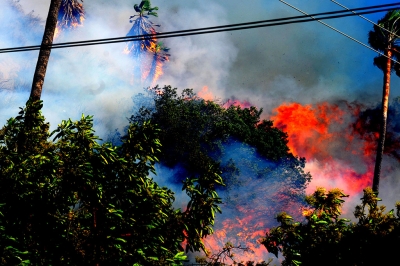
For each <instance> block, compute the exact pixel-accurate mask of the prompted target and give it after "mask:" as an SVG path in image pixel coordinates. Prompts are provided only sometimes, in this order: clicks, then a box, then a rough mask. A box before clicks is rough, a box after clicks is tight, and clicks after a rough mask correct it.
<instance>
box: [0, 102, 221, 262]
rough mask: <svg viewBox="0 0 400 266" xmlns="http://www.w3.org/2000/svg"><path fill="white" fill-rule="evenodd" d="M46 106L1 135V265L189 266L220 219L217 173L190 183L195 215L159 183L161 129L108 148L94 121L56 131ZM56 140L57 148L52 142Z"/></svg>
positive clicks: (130, 135)
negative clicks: (189, 255)
mask: <svg viewBox="0 0 400 266" xmlns="http://www.w3.org/2000/svg"><path fill="white" fill-rule="evenodd" d="M41 107H42V104H41V102H35V103H33V104H32V103H28V107H27V109H29V110H30V112H29V114H30V115H29V124H27V121H26V120H28V117H27V116H28V115H25V114H26V109H21V111H20V113H19V115H18V116H17V117H16V118H11V119H9V120H8V121H7V124H6V125H5V126H4V127H3V128H2V129H1V130H0V191H1V193H0V203H1V204H0V212H1V215H2V217H1V219H0V259H1V261H2V265H16V264H24V263H25V264H29V263H32V264H33V265H94V264H100V265H127V264H130V265H132V264H135V265H180V262H181V261H183V260H185V259H186V256H185V255H184V253H183V252H182V247H181V243H182V242H183V241H184V240H186V242H187V249H190V250H199V249H200V248H202V247H203V245H202V242H201V237H203V236H207V235H208V234H210V233H212V230H211V225H212V224H213V223H214V213H215V211H220V209H219V207H218V204H219V203H220V199H219V198H218V195H217V193H216V192H215V189H214V186H215V185H216V184H223V183H222V179H221V177H220V176H219V175H218V174H217V172H216V171H215V169H214V168H213V166H210V167H209V172H208V173H207V175H204V176H199V177H198V178H197V179H196V180H194V179H191V180H189V181H188V182H186V183H185V187H184V189H186V191H187V193H188V195H189V196H190V198H191V199H190V202H189V203H188V208H187V210H186V211H184V212H182V211H181V210H179V209H178V210H175V209H173V207H172V203H173V201H174V195H173V192H172V191H171V190H169V189H167V188H165V187H159V186H158V185H157V183H155V182H154V181H153V180H152V179H151V178H149V177H148V174H149V173H150V172H154V171H155V170H154V163H155V162H157V161H158V158H157V156H158V154H159V153H160V147H161V143H160V141H159V129H157V128H156V127H155V126H154V124H152V123H149V122H143V123H141V124H140V125H138V124H131V125H130V126H129V129H128V132H127V135H126V136H125V137H124V138H123V140H122V145H121V146H119V147H116V146H112V145H111V144H109V143H104V144H101V145H100V144H99V143H98V142H97V141H98V137H96V136H95V135H94V130H93V118H92V117H91V116H83V115H82V117H81V119H80V120H79V121H75V122H73V121H71V120H67V121H62V122H61V124H59V125H58V127H57V129H56V130H54V131H53V132H51V133H50V132H49V125H48V124H46V123H45V120H44V117H43V116H42V115H41V113H40V109H41ZM50 138H51V139H52V140H50Z"/></svg>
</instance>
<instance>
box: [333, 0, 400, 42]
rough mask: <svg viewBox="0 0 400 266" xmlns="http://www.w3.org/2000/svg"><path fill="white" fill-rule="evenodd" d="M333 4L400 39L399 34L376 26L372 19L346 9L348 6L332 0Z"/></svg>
mask: <svg viewBox="0 0 400 266" xmlns="http://www.w3.org/2000/svg"><path fill="white" fill-rule="evenodd" d="M331 2H334V3H335V4H337V5H338V6H341V7H343V8H345V9H347V10H349V11H350V12H352V13H354V14H355V15H357V16H359V17H360V18H362V19H364V20H366V21H368V22H369V23H371V24H373V25H375V26H377V27H379V28H381V29H382V30H384V31H386V32H388V33H390V34H392V35H393V36H396V37H397V38H400V36H398V35H397V34H395V33H393V32H391V31H390V30H388V29H386V28H384V27H382V26H381V25H379V24H376V23H375V22H373V21H372V20H370V19H368V18H366V17H364V16H361V15H359V14H357V13H356V12H355V11H353V10H350V9H349V8H348V7H346V6H344V5H342V4H340V3H339V2H336V1H335V0H331Z"/></svg>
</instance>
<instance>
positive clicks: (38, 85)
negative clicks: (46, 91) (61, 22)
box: [29, 0, 62, 101]
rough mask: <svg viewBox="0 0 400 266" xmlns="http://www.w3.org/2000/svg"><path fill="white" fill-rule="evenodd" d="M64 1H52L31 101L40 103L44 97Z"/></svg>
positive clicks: (34, 76) (30, 97) (34, 78)
mask: <svg viewBox="0 0 400 266" xmlns="http://www.w3.org/2000/svg"><path fill="white" fill-rule="evenodd" d="M61 2H62V0H51V3H50V9H49V14H48V15H47V20H46V26H45V29H44V34H43V40H42V44H41V46H40V52H39V57H38V61H37V63H36V70H35V74H34V75H33V82H32V89H31V95H30V96H29V100H31V101H38V100H40V97H41V95H42V88H43V83H44V77H45V75H46V70H47V64H48V62H49V58H50V52H51V45H52V44H53V38H54V32H55V30H56V27H57V16H58V12H59V10H60V6H61Z"/></svg>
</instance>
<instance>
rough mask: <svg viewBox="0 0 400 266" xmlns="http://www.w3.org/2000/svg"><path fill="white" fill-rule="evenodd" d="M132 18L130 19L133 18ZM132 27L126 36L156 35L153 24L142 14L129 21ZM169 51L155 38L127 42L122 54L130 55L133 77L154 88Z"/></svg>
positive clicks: (167, 58)
mask: <svg viewBox="0 0 400 266" xmlns="http://www.w3.org/2000/svg"><path fill="white" fill-rule="evenodd" d="M133 17H134V16H132V17H131V18H133ZM130 22H131V23H132V22H133V26H132V28H131V29H130V31H129V32H128V34H127V35H126V36H141V35H151V34H156V33H157V31H156V30H155V29H154V27H153V25H154V24H153V23H152V22H151V21H149V20H148V18H147V16H144V15H142V14H140V15H138V18H136V19H135V20H131V21H130ZM168 51H169V49H168V48H166V47H165V46H164V45H163V44H162V43H161V42H158V41H157V38H156V37H153V38H152V39H144V38H143V39H142V40H140V41H132V42H128V43H127V45H126V46H125V48H124V51H123V53H124V54H128V55H131V56H132V57H133V58H134V59H135V61H136V64H135V65H136V66H135V69H134V76H135V77H140V80H141V82H142V83H143V82H149V83H150V84H151V86H154V85H155V83H156V81H157V80H158V79H159V77H160V76H161V75H162V74H163V64H164V62H165V61H168V60H169V56H170V54H168Z"/></svg>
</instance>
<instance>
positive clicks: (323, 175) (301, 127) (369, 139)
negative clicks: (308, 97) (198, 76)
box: [198, 87, 400, 262]
mask: <svg viewBox="0 0 400 266" xmlns="http://www.w3.org/2000/svg"><path fill="white" fill-rule="evenodd" d="M198 95H199V96H200V97H202V98H204V99H205V100H209V99H211V98H213V95H212V93H211V92H210V91H209V90H208V88H207V87H203V89H202V90H201V91H200V92H199V94H198ZM236 102H237V103H236ZM235 103H236V104H235ZM231 105H237V106H241V107H249V106H250V104H249V103H247V102H240V101H233V100H230V101H227V103H226V104H224V107H225V108H228V107H229V106H231ZM399 106H400V104H399ZM397 107H398V106H397ZM397 107H394V108H397ZM397 109H400V108H397ZM397 109H396V110H397ZM392 111H393V110H392ZM371 112H372V113H373V115H371V114H370V113H371ZM274 113H275V114H274V115H273V116H272V117H270V119H269V120H272V121H273V122H274V126H276V127H278V128H280V129H282V130H283V131H284V132H286V133H287V135H288V141H289V142H288V147H289V149H290V152H291V153H293V154H294V155H295V156H299V157H305V158H306V166H305V169H304V170H305V171H306V172H310V173H311V175H312V180H311V182H310V184H309V185H308V187H307V189H306V191H305V193H306V194H310V193H312V192H314V191H315V189H316V187H325V188H326V189H332V188H340V189H342V190H343V191H344V192H345V193H346V194H350V198H349V199H348V200H347V202H356V201H357V200H359V195H360V193H361V192H362V190H363V189H364V188H365V187H367V186H371V184H372V176H373V170H374V169H373V168H374V161H375V150H376V143H377V138H378V133H377V131H378V129H377V128H372V129H371V128H368V123H373V124H376V123H375V120H373V119H372V118H371V117H373V116H376V115H377V114H378V113H379V110H378V108H377V109H368V108H367V107H365V106H363V105H361V104H358V103H347V102H345V101H341V102H338V103H337V104H333V103H328V102H322V103H318V104H309V105H302V104H299V103H283V104H281V105H280V106H279V107H277V108H276V109H275V110H274ZM396 113H398V112H396ZM368 121H372V122H368ZM389 128H391V127H390V126H389ZM392 128H397V126H396V125H395V126H392ZM388 135H389V140H390V141H388V145H387V147H385V149H386V154H389V155H394V156H393V157H394V158H396V159H398V158H397V157H399V156H398V150H399V148H398V146H399V145H398V144H397V143H398V141H397V139H398V138H397V137H398V133H396V132H394V130H393V129H392V130H389V131H388ZM233 153H234V152H233ZM243 155H245V154H242V156H243ZM249 177H250V175H249ZM250 179H251V177H250ZM252 182H253V181H252ZM248 185H249V184H247V185H245V187H246V188H247V191H244V190H242V188H238V190H239V191H240V192H238V193H240V195H239V197H243V198H247V199H246V200H242V201H238V202H237V204H236V206H235V214H234V215H231V216H229V214H228V215H224V210H225V211H227V212H229V210H227V209H226V208H225V209H224V207H223V214H222V215H221V216H220V219H221V220H219V221H218V217H217V223H216V226H215V233H214V235H212V236H211V237H208V238H207V239H205V242H206V246H207V247H208V248H209V249H210V250H212V251H214V252H216V251H218V250H220V249H221V247H223V245H224V244H225V243H226V242H228V241H230V242H232V243H234V245H241V246H242V247H244V246H246V247H250V248H251V249H252V250H253V251H254V252H255V253H250V254H248V253H243V254H241V253H238V254H237V255H236V258H235V260H236V261H239V262H240V261H249V260H253V261H254V260H255V261H259V260H266V259H267V258H268V256H269V255H268V253H267V251H266V249H265V248H264V247H261V246H260V245H259V244H257V240H258V239H259V238H260V237H262V236H264V235H265V231H266V230H268V229H267V228H270V227H271V226H274V225H273V223H274V221H273V220H274V217H275V215H276V214H277V211H278V212H279V211H288V212H289V213H291V214H295V215H298V217H300V216H301V215H302V213H303V214H306V213H307V208H304V207H302V206H300V205H298V206H292V208H290V210H289V208H288V206H284V205H280V204H279V203H278V204H276V205H270V204H269V203H266V201H264V199H263V198H262V196H260V195H262V193H259V192H258V193H257V192H255V193H254V194H257V195H258V196H257V197H259V198H258V200H257V201H263V202H262V203H261V202H260V203H259V204H257V203H256V202H255V201H254V202H253V201H252V200H251V199H250V198H251V193H250V192H251V191H252V188H251V187H248ZM275 185H276V184H275ZM256 186H259V187H262V186H268V187H270V186H271V184H269V183H262V184H261V183H260V184H257V185H256ZM284 186H285V185H283V184H279V185H277V187H276V188H274V189H273V190H274V191H276V194H275V195H274V197H279V196H280V193H283V191H282V189H284ZM266 191H267V190H266ZM270 191H271V189H269V190H268V192H270ZM253 192H254V189H253ZM246 201H247V202H251V203H250V204H247V205H242V204H243V203H244V202H246ZM272 206H279V208H280V210H277V209H276V208H272ZM343 214H344V215H347V216H348V217H350V216H351V211H350V207H347V206H346V205H345V206H344V210H343Z"/></svg>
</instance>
